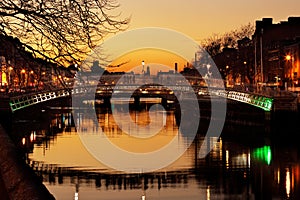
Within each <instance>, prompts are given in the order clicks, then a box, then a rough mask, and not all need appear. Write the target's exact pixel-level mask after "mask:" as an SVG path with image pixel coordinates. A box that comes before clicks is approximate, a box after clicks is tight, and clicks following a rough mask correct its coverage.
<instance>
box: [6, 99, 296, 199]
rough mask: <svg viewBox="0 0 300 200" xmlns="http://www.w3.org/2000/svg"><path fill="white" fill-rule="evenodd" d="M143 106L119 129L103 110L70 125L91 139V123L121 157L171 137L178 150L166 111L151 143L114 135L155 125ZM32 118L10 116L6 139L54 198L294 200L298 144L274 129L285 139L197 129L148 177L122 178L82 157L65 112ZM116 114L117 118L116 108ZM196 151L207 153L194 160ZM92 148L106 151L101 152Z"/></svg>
mask: <svg viewBox="0 0 300 200" xmlns="http://www.w3.org/2000/svg"><path fill="white" fill-rule="evenodd" d="M150 104H151V103H149V102H148V103H142V105H141V106H140V107H139V109H135V110H131V112H130V116H131V119H129V118H126V117H123V118H122V122H121V125H120V124H116V122H115V121H114V117H113V115H112V113H111V110H110V109H109V108H107V107H98V108H97V109H96V116H97V121H96V122H95V120H93V119H92V118H90V117H89V115H82V116H81V117H79V118H77V120H80V122H77V123H80V124H81V126H80V129H81V130H80V131H81V132H84V133H93V134H92V135H93V136H96V137H95V138H97V136H99V135H97V134H98V131H99V130H96V129H97V128H95V125H94V124H95V123H98V125H99V126H98V127H99V128H100V129H101V131H102V132H103V133H104V134H105V135H106V137H107V138H108V139H109V140H110V141H111V142H112V143H113V144H114V145H117V146H119V147H120V148H122V149H125V150H126V151H127V152H132V153H146V152H148V151H157V150H160V149H161V148H163V147H164V146H165V145H167V144H168V143H169V142H170V141H171V140H172V139H174V138H175V137H176V140H177V141H176V144H177V145H178V147H181V146H182V147H184V146H185V145H186V144H187V142H188V140H186V139H185V136H184V135H183V134H181V133H180V131H179V128H178V125H177V123H176V121H177V120H176V117H175V114H174V112H173V111H172V110H170V111H163V110H162V111H161V114H162V115H159V116H162V117H163V121H162V124H161V123H160V125H162V129H161V130H160V131H159V133H158V134H157V135H154V136H151V138H148V139H147V138H146V139H145V138H144V139H143V138H142V139H141V138H139V139H136V138H135V137H133V136H131V135H130V133H129V134H128V133H125V132H124V131H122V129H123V128H122V126H123V127H125V126H127V128H128V126H130V124H129V121H130V120H133V121H135V122H136V123H137V124H138V125H139V126H142V127H143V126H144V127H146V126H147V124H149V122H150V120H151V119H152V120H154V121H155V120H157V119H159V116H157V119H156V115H155V113H152V114H153V115H151V113H150V115H151V118H150V115H148V113H149V112H151V110H150V111H148V107H149V106H150ZM118 108H120V107H118ZM32 113H33V112H31V113H28V112H27V113H26V112H24V113H20V114H16V115H15V116H14V117H13V125H12V131H11V134H12V135H13V137H14V139H15V141H16V142H17V143H18V145H19V146H20V147H21V148H22V150H23V151H24V155H25V156H26V160H27V162H28V164H29V165H30V166H31V167H32V168H33V169H34V170H35V171H36V173H37V174H38V175H39V176H40V177H41V179H42V180H43V183H44V184H45V185H46V187H47V188H48V189H49V191H50V192H51V193H53V195H54V196H55V197H56V199H58V200H72V199H80V200H85V199H86V200H92V199H95V200H96V199H99V200H100V199H103V200H109V199H114V200H116V199H120V200H121V199H122V200H127V199H128V200H135V199H136V200H139V199H142V200H145V199H147V200H171V199H172V200H179V199H180V200H181V199H205V200H210V199H230V200H231V199H264V200H266V199H300V156H299V153H300V151H299V149H300V145H299V143H298V141H299V140H297V139H296V137H293V136H294V134H296V132H295V133H292V132H293V129H283V130H280V131H281V132H283V131H286V132H284V134H282V135H286V138H285V140H281V139H278V138H277V139H274V138H273V137H271V136H272V134H275V133H277V132H278V130H277V131H276V130H275V129H273V128H272V127H269V125H268V126H267V125H266V124H264V123H265V122H261V121H259V123H256V122H255V121H254V122H253V123H251V126H250V125H237V124H236V125H234V124H226V125H225V128H224V130H223V132H222V134H221V136H220V137H210V138H206V139H205V140H204V136H205V134H203V133H202V132H201V130H200V131H199V133H198V134H197V136H196V138H195V140H194V141H193V142H192V143H191V145H190V146H189V148H188V149H187V150H186V151H185V152H184V153H183V155H182V156H180V157H179V158H178V159H176V160H175V161H174V162H172V163H170V164H169V165H167V166H164V167H163V168H161V169H158V170H156V171H154V172H143V170H141V171H140V172H134V173H129V172H122V171H119V170H115V169H113V168H111V167H108V165H106V164H105V163H103V162H100V161H98V160H97V159H96V158H95V157H94V156H93V155H92V154H91V153H90V151H89V150H90V149H89V148H88V149H87V148H86V146H85V145H84V144H83V142H82V140H81V136H80V135H79V134H78V131H77V128H76V126H75V122H74V120H73V116H72V110H71V109H69V108H66V107H64V108H60V107H51V108H48V109H45V110H42V109H41V110H37V111H35V112H34V114H32ZM82 113H84V111H82ZM118 113H119V115H120V116H121V117H122V109H120V110H118ZM77 114H78V113H77ZM79 114H80V112H79ZM154 125H155V124H154ZM157 126H158V125H157ZM120 127H121V128H120ZM129 128H130V127H129ZM154 128H155V127H154ZM141 134H142V133H141ZM101 138H102V137H99V140H101ZM135 140H143V142H140V141H135ZM211 145H213V146H211ZM201 146H202V147H205V148H209V147H211V148H212V151H210V152H209V154H208V155H207V156H205V155H202V156H201V155H200V158H199V154H201V152H199V149H200V147H201ZM98 149H100V150H101V151H103V152H104V153H108V155H109V153H110V152H105V151H106V150H107V149H106V148H104V147H103V148H101V147H98ZM111 158H112V159H115V160H117V161H120V162H122V157H118V156H117V155H115V154H113V153H112V154H111ZM157 159H160V158H157ZM153 162H157V161H153ZM162 162H163V161H162Z"/></svg>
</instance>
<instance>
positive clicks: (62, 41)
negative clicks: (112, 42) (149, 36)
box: [0, 0, 129, 65]
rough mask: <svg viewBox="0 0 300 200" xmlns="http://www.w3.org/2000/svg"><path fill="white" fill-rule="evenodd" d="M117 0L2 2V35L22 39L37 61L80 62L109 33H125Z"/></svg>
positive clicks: (0, 21)
mask: <svg viewBox="0 0 300 200" xmlns="http://www.w3.org/2000/svg"><path fill="white" fill-rule="evenodd" d="M118 7H119V4H118V3H117V2H116V1H114V0H1V1H0V34H2V35H6V36H8V35H9V36H14V37H17V38H19V39H20V41H21V42H22V43H23V45H24V46H25V47H26V50H28V51H30V52H31V53H33V55H34V56H35V57H40V58H43V59H47V60H49V61H51V62H54V63H57V64H59V65H65V64H67V63H74V62H79V61H80V60H81V59H83V58H84V56H85V55H86V54H87V53H89V52H90V50H91V49H92V48H94V47H95V46H96V45H98V44H99V42H101V40H102V39H103V38H104V37H105V36H107V35H108V34H110V33H116V32H118V31H121V30H124V29H125V28H126V26H127V24H128V22H129V19H128V18H124V19H121V20H119V19H118V18H120V13H119V12H117V8H118Z"/></svg>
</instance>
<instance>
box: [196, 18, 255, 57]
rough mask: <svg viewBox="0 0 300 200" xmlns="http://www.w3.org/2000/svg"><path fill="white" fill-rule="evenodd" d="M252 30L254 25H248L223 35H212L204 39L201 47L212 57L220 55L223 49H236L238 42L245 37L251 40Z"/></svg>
mask: <svg viewBox="0 0 300 200" xmlns="http://www.w3.org/2000/svg"><path fill="white" fill-rule="evenodd" d="M254 29H255V27H254V25H252V24H251V23H248V24H246V25H242V26H241V27H239V28H238V29H235V30H233V31H230V32H226V33H224V34H213V35H212V36H211V37H208V38H206V39H204V40H203V41H202V42H201V46H202V47H203V48H204V49H205V50H206V51H207V53H209V55H210V56H212V57H213V56H215V55H217V54H218V53H221V52H222V50H223V49H224V48H237V46H238V40H241V39H243V38H245V37H247V38H251V37H252V35H253V33H254Z"/></svg>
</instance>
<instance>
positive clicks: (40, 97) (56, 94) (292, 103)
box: [0, 84, 298, 112]
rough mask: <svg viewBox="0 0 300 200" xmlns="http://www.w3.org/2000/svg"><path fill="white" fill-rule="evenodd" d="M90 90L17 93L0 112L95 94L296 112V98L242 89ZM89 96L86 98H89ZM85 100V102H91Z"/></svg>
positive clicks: (102, 87) (146, 87) (150, 86)
mask: <svg viewBox="0 0 300 200" xmlns="http://www.w3.org/2000/svg"><path fill="white" fill-rule="evenodd" d="M93 90H95V88H94V87H76V88H75V89H66V88H64V89H57V90H53V91H36V92H33V93H27V94H19V95H16V96H11V97H9V96H6V97H2V98H1V102H2V104H4V103H5V102H7V105H2V106H0V107H2V109H4V108H8V109H11V111H12V112H14V111H17V110H20V109H23V108H26V107H29V106H32V105H35V104H39V103H43V102H46V101H50V100H54V99H58V98H62V97H71V95H81V96H82V97H83V98H84V97H85V94H91V92H92V93H93V94H95V95H94V96H93V98H94V97H95V98H96V99H103V100H104V101H105V102H107V101H109V100H110V99H111V97H112V96H113V97H116V98H122V97H125V96H128V95H130V96H131V97H132V98H133V99H134V100H135V101H136V102H138V101H139V100H140V98H143V97H145V98H149V97H156V98H161V100H162V103H163V104H164V103H166V102H167V101H168V100H172V101H174V100H176V98H175V94H176V97H177V98H181V97H182V96H186V95H184V94H187V93H194V94H195V95H196V96H197V98H198V99H199V100H201V99H214V98H227V99H230V100H234V101H238V102H242V103H246V104H250V105H253V106H255V107H259V108H261V109H263V110H265V111H271V110H272V109H273V110H289V111H296V110H297V105H298V104H297V97H296V96H295V95H292V94H291V93H287V92H285V93H284V92H274V91H271V92H270V91H269V92H260V93H255V92H249V91H242V90H233V89H230V90H227V89H226V90H221V89H219V88H210V89H209V90H208V88H207V87H206V86H200V85H193V86H192V87H191V86H189V85H176V84H174V85H171V84H170V85H166V86H161V85H157V84H147V85H144V86H141V87H139V85H135V84H124V85H117V86H115V85H113V84H103V85H98V86H97V89H96V90H95V91H93ZM89 96H90V95H89ZM95 98H94V99H88V100H95Z"/></svg>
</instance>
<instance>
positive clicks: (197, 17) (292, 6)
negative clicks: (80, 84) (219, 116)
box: [111, 0, 300, 71]
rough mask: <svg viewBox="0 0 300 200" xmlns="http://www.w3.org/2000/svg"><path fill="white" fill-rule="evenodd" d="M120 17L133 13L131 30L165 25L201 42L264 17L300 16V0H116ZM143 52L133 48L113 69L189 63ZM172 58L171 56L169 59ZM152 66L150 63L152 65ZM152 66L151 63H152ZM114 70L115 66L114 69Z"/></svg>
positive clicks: (281, 19)
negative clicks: (120, 64)
mask: <svg viewBox="0 0 300 200" xmlns="http://www.w3.org/2000/svg"><path fill="white" fill-rule="evenodd" d="M117 2H118V3H119V4H120V7H119V8H118V9H117V11H119V12H121V17H128V16H130V18H131V21H130V23H129V27H128V30H132V29H136V28H143V27H162V28H167V29H172V30H175V31H178V32H180V33H182V34H184V35H186V36H188V37H190V38H192V39H193V40H195V41H196V42H197V43H199V44H200V42H201V41H202V40H203V39H205V38H207V37H209V36H211V35H213V34H222V33H225V32H230V31H232V30H234V29H237V28H239V27H240V26H241V25H246V24H248V23H252V24H253V25H255V21H256V20H261V19H262V18H263V17H271V18H273V23H279V22H280V21H285V20H287V18H288V17H289V16H300V10H299V8H300V1H299V0H286V1H279V0H265V1H259V0H252V1H245V0H227V1H224V0H211V1H203V0H186V1H183V0H117ZM142 54H143V53H142V52H141V51H135V52H134V51H133V52H132V53H128V54H126V55H124V56H121V57H120V58H119V59H116V60H114V61H113V62H112V64H116V63H122V62H124V61H125V62H127V61H129V62H128V63H126V64H124V65H123V66H122V67H120V68H118V69H116V68H115V69H113V71H118V70H119V71H122V70H124V71H127V70H128V69H129V68H131V67H135V66H136V65H141V61H142V60H145V66H147V65H148V63H160V64H163V65H168V66H171V67H174V63H175V62H177V63H178V66H179V69H182V68H183V66H184V65H185V64H186V61H185V60H182V58H180V57H178V59H176V58H174V56H175V57H176V55H167V54H166V53H162V52H161V51H156V52H153V53H149V50H147V51H146V52H145V54H144V55H142ZM166 58H169V59H166ZM149 65H150V64H149ZM150 67H151V65H150ZM111 70H112V69H111Z"/></svg>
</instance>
